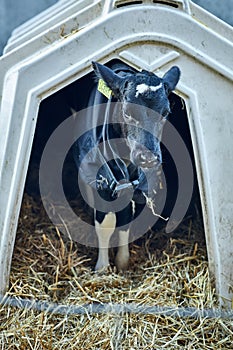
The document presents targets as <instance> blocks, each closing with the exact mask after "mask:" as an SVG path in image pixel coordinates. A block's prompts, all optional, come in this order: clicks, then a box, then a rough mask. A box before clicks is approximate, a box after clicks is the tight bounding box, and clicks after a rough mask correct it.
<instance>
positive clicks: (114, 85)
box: [92, 62, 123, 95]
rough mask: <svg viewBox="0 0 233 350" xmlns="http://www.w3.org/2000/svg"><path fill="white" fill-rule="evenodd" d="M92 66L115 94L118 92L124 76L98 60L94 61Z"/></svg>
mask: <svg viewBox="0 0 233 350" xmlns="http://www.w3.org/2000/svg"><path fill="white" fill-rule="evenodd" d="M92 66H93V69H94V72H95V74H96V76H97V77H98V78H99V79H103V80H104V82H105V83H106V85H107V86H108V87H109V88H110V89H111V90H112V91H113V93H114V94H115V95H116V94H118V92H119V89H120V85H121V83H122V80H123V78H121V77H120V76H119V75H117V74H116V73H114V72H113V71H112V70H111V69H110V68H108V67H106V66H104V65H103V64H100V63H98V62H92Z"/></svg>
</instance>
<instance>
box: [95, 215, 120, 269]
mask: <svg viewBox="0 0 233 350" xmlns="http://www.w3.org/2000/svg"><path fill="white" fill-rule="evenodd" d="M115 228H116V215H115V214H114V213H112V212H110V213H108V214H103V213H100V212H96V215H95V230H96V234H97V237H98V243H99V251H98V260H97V263H96V266H95V270H100V269H102V268H104V267H107V266H108V265H109V255H108V249H109V241H110V238H111V236H112V234H113V232H114V231H115Z"/></svg>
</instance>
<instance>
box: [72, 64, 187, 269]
mask: <svg viewBox="0 0 233 350" xmlns="http://www.w3.org/2000/svg"><path fill="white" fill-rule="evenodd" d="M93 68H94V71H95V74H96V76H97V78H98V79H99V80H101V82H104V83H105V84H106V86H107V87H108V89H109V90H111V91H112V93H111V96H110V95H109V96H108V98H106V97H105V96H104V95H103V93H102V92H100V91H98V89H97V87H96V86H95V88H94V89H93V91H92V93H91V95H90V99H89V106H93V107H92V108H90V109H88V110H87V114H89V116H87V119H86V123H87V125H86V129H85V130H87V131H86V132H85V133H84V134H83V135H82V136H81V137H79V139H78V140H77V141H76V142H75V144H74V157H75V161H76V165H77V167H78V170H79V177H80V179H81V186H82V188H83V189H84V191H85V192H86V198H88V201H89V204H90V206H92V207H93V208H94V221H95V230H96V234H97V236H98V243H99V255H98V261H97V264H96V270H99V269H101V268H103V267H106V266H108V265H109V257H108V247H109V242H110V238H111V236H112V235H113V233H114V231H115V230H117V231H118V235H119V236H118V242H119V244H118V252H117V255H116V266H117V268H118V269H126V268H127V265H128V260H129V249H128V239H129V230H130V223H131V221H132V220H133V218H134V217H135V216H136V215H140V210H141V209H142V208H143V206H145V196H147V197H148V196H149V197H151V196H155V193H156V189H157V187H158V183H159V181H160V177H159V176H160V173H161V163H162V155H161V149H160V140H161V134H162V130H163V126H164V123H165V121H166V118H167V116H168V114H169V113H170V104H169V99H168V95H169V93H170V92H171V91H172V90H174V89H175V87H176V85H177V83H178V81H179V77H180V70H179V68H178V67H175V66H174V67H172V68H171V69H170V70H168V72H167V73H166V74H165V75H164V76H163V77H162V78H160V77H158V76H157V75H155V74H153V73H151V72H148V71H145V70H143V71H141V72H138V71H136V70H134V69H132V68H130V67H129V66H127V65H125V64H123V63H118V64H114V65H112V66H111V67H107V66H104V65H101V64H99V63H97V62H93ZM109 90H108V92H109ZM103 104H104V105H103ZM128 192H130V196H131V197H130V199H129V195H128ZM119 199H120V204H123V205H121V206H120V207H119V208H118V207H117V206H114V203H115V202H117V200H118V201H119ZM137 208H139V211H138V210H137Z"/></svg>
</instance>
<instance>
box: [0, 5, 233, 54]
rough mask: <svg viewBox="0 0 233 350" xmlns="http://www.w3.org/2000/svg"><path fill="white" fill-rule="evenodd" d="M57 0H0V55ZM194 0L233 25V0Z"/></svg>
mask: <svg viewBox="0 0 233 350" xmlns="http://www.w3.org/2000/svg"><path fill="white" fill-rule="evenodd" d="M57 1H58V0H0V55H1V54H2V50H3V48H4V46H5V45H6V42H7V40H8V38H9V37H10V35H11V32H12V30H13V29H14V28H16V27H17V26H19V25H20V24H22V23H24V22H25V21H27V20H28V19H29V18H31V17H33V16H35V15H36V14H38V13H39V12H41V11H43V10H45V9H46V8H47V7H49V6H51V5H53V4H55V3H56V2H57ZM77 1H79V0H77ZM193 2H195V3H196V4H198V5H200V6H202V7H203V8H205V9H206V10H208V11H210V12H212V13H213V14H214V15H216V16H218V17H219V18H221V19H222V20H224V21H225V22H227V23H229V24H231V25H233V0H193Z"/></svg>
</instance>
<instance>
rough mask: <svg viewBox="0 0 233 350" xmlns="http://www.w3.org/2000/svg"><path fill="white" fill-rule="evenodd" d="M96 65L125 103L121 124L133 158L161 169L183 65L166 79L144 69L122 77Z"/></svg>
mask: <svg viewBox="0 0 233 350" xmlns="http://www.w3.org/2000/svg"><path fill="white" fill-rule="evenodd" d="M93 68H94V70H95V73H96V74H97V76H98V77H99V78H101V79H103V80H104V81H105V83H106V85H107V86H108V87H109V88H110V89H111V90H112V92H113V94H114V96H115V97H116V98H117V99H118V101H120V102H122V116H121V117H122V120H121V123H122V124H121V125H122V132H123V135H124V137H125V139H126V141H127V144H128V146H129V149H130V161H131V162H132V163H133V164H135V165H136V166H138V167H140V168H159V167H160V164H161V162H162V155H161V149H160V140H161V135H162V130H163V126H164V123H165V121H166V118H167V116H168V114H169V113H170V103H169V99H168V96H169V94H170V92H171V91H172V90H174V89H175V87H176V85H177V83H178V81H179V78H180V70H179V68H178V67H176V66H174V67H172V68H171V69H170V70H169V71H168V72H167V73H166V74H165V75H164V76H163V77H162V78H159V77H158V76H157V75H155V74H154V73H151V72H148V71H144V70H143V71H142V72H135V74H132V73H130V74H129V75H125V76H123V77H122V76H120V75H118V74H116V73H114V72H113V71H112V70H111V69H110V68H108V67H106V66H104V65H101V64H99V63H96V62H93Z"/></svg>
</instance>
